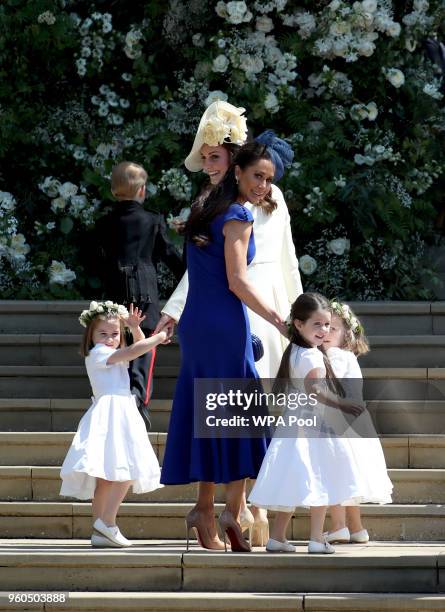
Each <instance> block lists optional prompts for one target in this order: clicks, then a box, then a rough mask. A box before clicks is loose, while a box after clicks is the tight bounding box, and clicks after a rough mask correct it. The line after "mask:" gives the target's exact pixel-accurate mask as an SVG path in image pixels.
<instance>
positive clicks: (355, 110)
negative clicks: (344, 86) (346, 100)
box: [349, 104, 368, 121]
mask: <svg viewBox="0 0 445 612" xmlns="http://www.w3.org/2000/svg"><path fill="white" fill-rule="evenodd" d="M349 112H350V115H351V117H352V119H355V121H362V119H367V118H368V111H367V110H366V107H365V106H363V104H353V105H352V106H351V110H350V111H349Z"/></svg>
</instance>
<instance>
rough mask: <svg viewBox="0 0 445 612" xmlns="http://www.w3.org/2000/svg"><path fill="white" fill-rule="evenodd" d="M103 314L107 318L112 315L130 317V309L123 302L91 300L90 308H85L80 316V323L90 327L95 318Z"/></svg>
mask: <svg viewBox="0 0 445 612" xmlns="http://www.w3.org/2000/svg"><path fill="white" fill-rule="evenodd" d="M100 315H102V316H103V317H105V318H112V317H123V318H125V319H126V318H127V317H128V310H127V309H126V308H125V306H122V304H115V303H114V302H112V301H111V300H107V301H106V302H91V303H90V307H89V309H88V310H83V311H82V313H81V315H80V317H79V323H80V324H81V325H82V326H83V327H88V325H89V324H90V323H91V321H92V320H93V319H95V318H96V317H98V316H100Z"/></svg>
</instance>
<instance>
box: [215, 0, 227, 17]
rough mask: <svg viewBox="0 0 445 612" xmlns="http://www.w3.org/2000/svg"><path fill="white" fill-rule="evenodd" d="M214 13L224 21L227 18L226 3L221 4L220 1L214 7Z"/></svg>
mask: <svg viewBox="0 0 445 612" xmlns="http://www.w3.org/2000/svg"><path fill="white" fill-rule="evenodd" d="M215 11H216V14H217V15H218V17H222V18H223V19H226V18H227V17H228V16H229V14H228V13H227V7H226V3H225V2H222V1H221V0H220V2H218V3H217V5H216V6H215Z"/></svg>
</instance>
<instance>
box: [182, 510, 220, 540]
mask: <svg viewBox="0 0 445 612" xmlns="http://www.w3.org/2000/svg"><path fill="white" fill-rule="evenodd" d="M185 529H186V538H187V550H188V549H189V536H190V530H191V529H194V531H195V534H196V539H197V540H198V544H199V545H200V546H202V548H206V549H208V550H222V549H223V548H224V546H223V543H222V542H221V541H220V539H219V538H218V536H216V540H211V539H209V538H206V537H203V533H204V522H203V521H202V514H201V513H200V512H199V510H196V509H193V510H190V512H189V513H188V514H187V516H186V517H185Z"/></svg>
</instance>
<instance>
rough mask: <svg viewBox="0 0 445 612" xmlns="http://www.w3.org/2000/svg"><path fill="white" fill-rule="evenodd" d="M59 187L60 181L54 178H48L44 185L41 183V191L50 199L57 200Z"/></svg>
mask: <svg viewBox="0 0 445 612" xmlns="http://www.w3.org/2000/svg"><path fill="white" fill-rule="evenodd" d="M59 187H60V181H58V180H57V179H55V178H53V177H52V176H47V177H46V178H45V180H44V181H43V183H39V189H40V190H41V191H43V193H44V194H45V195H47V196H48V197H50V198H55V197H56V196H57V195H59Z"/></svg>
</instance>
